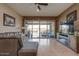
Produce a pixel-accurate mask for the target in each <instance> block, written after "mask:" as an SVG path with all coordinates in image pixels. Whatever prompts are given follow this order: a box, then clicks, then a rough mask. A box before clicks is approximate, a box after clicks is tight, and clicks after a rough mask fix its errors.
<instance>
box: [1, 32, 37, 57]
mask: <svg viewBox="0 0 79 59" xmlns="http://www.w3.org/2000/svg"><path fill="white" fill-rule="evenodd" d="M37 49H38V43H37V42H26V44H25V46H24V45H23V42H22V39H21V35H20V34H19V33H18V32H7V33H0V56H36V55H37Z"/></svg>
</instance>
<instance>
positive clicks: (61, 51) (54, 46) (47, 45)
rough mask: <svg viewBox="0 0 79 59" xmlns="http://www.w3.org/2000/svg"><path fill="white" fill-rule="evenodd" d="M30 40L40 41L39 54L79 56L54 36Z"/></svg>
mask: <svg viewBox="0 0 79 59" xmlns="http://www.w3.org/2000/svg"><path fill="white" fill-rule="evenodd" d="M30 41H34V42H39V47H38V52H37V56H78V54H76V53H75V52H74V51H72V50H71V49H69V48H67V47H65V46H64V45H62V44H61V43H59V42H57V41H56V39H54V38H53V39H40V40H39V39H33V40H30Z"/></svg>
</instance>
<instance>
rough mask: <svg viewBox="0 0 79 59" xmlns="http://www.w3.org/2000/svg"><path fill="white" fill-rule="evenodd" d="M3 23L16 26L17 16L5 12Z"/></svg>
mask: <svg viewBox="0 0 79 59" xmlns="http://www.w3.org/2000/svg"><path fill="white" fill-rule="evenodd" d="M3 19H4V20H3V25H4V26H15V18H14V17H12V16H10V15H8V14H3Z"/></svg>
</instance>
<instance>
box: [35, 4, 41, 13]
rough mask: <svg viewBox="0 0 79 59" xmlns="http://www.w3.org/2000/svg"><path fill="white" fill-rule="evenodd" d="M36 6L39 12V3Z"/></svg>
mask: <svg viewBox="0 0 79 59" xmlns="http://www.w3.org/2000/svg"><path fill="white" fill-rule="evenodd" d="M36 7H37V12H39V11H40V10H41V8H40V6H39V4H36Z"/></svg>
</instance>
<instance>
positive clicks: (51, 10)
mask: <svg viewBox="0 0 79 59" xmlns="http://www.w3.org/2000/svg"><path fill="white" fill-rule="evenodd" d="M7 5H8V6H9V7H10V8H12V9H13V10H15V11H16V12H17V13H19V14H20V15H22V16H58V15H60V14H61V13H62V12H63V11H65V10H66V9H67V8H69V7H70V6H71V5H72V3H49V4H48V6H40V7H41V11H40V12H37V11H36V9H37V8H36V6H35V4H33V3H8V4H7Z"/></svg>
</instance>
